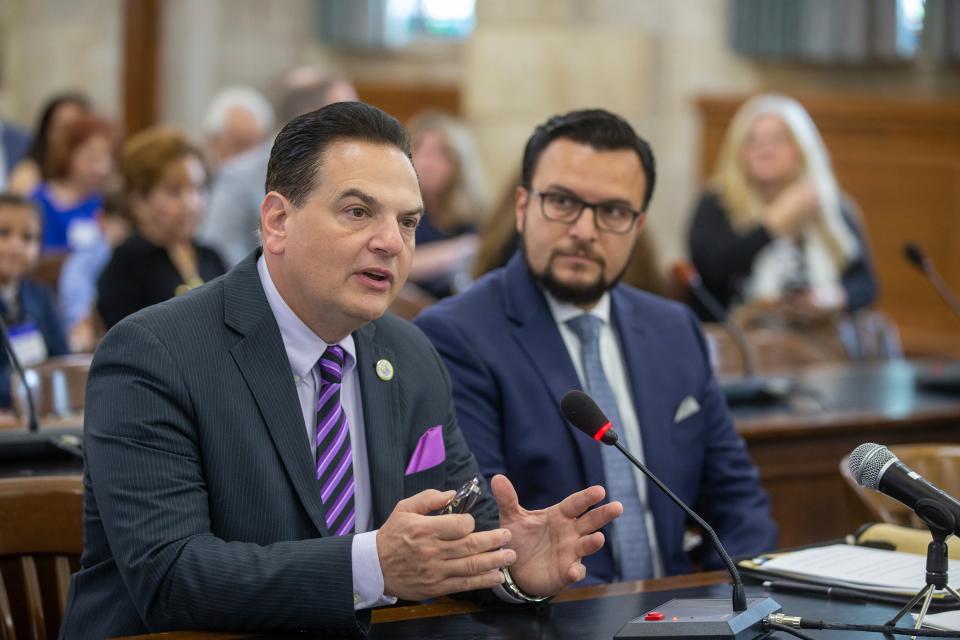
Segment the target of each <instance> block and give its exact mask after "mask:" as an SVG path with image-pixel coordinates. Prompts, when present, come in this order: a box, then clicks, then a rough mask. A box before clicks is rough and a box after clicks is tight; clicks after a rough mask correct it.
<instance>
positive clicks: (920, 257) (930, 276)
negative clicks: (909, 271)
mask: <svg viewBox="0 0 960 640" xmlns="http://www.w3.org/2000/svg"><path fill="white" fill-rule="evenodd" d="M903 255H904V257H906V259H907V260H908V261H909V262H910V264H912V265H913V266H915V267H916V268H917V269H918V270H919V271H920V272H921V273H922V274H923V275H924V276H926V278H927V280H928V281H929V282H930V284H932V285H933V288H934V289H936V290H937V293H938V294H940V298H941V299H942V300H943V301H944V302H945V303H946V304H947V306H948V307H950V310H951V311H953V313H954V315H956V316H958V317H960V302H958V301H957V296H955V295H954V293H953V291H951V289H950V286H949V285H948V284H947V283H946V281H945V280H944V279H943V277H942V276H941V275H940V272H938V271H937V268H936V267H934V266H933V260H931V259H930V258H929V257H928V256H927V255H926V254H925V253H924V252H923V249H921V248H920V247H919V246H918V245H917V244H915V243H913V242H906V243H904V245H903Z"/></svg>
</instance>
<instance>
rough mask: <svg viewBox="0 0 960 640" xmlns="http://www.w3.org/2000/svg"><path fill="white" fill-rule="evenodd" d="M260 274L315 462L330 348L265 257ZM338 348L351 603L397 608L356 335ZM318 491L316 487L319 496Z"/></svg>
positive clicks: (340, 343)
mask: <svg viewBox="0 0 960 640" xmlns="http://www.w3.org/2000/svg"><path fill="white" fill-rule="evenodd" d="M257 272H258V273H259V275H260V283H261V284H262V285H263V291H264V293H265V294H266V297H267V303H268V304H269V305H270V310H271V311H273V315H274V317H275V318H276V319H277V324H278V325H279V327H280V336H281V337H282V338H283V346H284V349H285V350H286V352H287V359H288V360H289V361H290V369H291V371H292V372H293V381H294V384H295V385H296V388H297V396H298V397H299V399H300V409H301V411H302V412H303V424H304V427H305V428H306V432H307V433H306V435H307V442H308V443H309V447H310V451H311V457H314V458H315V457H316V449H317V443H316V422H317V392H318V390H319V388H320V386H319V379H318V376H317V367H316V365H317V362H318V361H319V360H320V356H322V355H323V353H324V351H326V350H327V346H328V345H327V343H326V342H324V341H323V340H321V339H320V337H319V336H318V335H317V334H315V333H314V332H313V330H312V329H310V327H308V326H307V325H306V324H304V322H303V321H302V320H301V319H300V318H299V317H297V315H296V314H295V313H294V312H293V310H291V309H290V307H289V306H287V303H286V302H285V301H284V299H283V297H281V295H280V292H279V291H277V287H276V286H275V285H274V284H273V279H272V278H271V276H270V272H269V270H268V269H267V262H266V260H265V259H264V257H263V256H262V255H261V256H260V258H259V259H258V260H257ZM338 344H339V345H340V346H341V347H343V350H344V352H345V358H344V364H343V380H342V382H341V387H340V404H342V405H343V411H344V413H345V414H346V416H347V422H348V424H349V426H350V446H351V448H352V449H353V479H354V485H355V488H354V511H355V513H356V524H355V526H354V528H355V531H356V532H357V533H356V535H354V537H353V544H352V547H351V551H352V560H353V592H354V593H353V604H354V608H355V609H366V608H369V607H377V606H381V605H384V604H393V603H394V602H396V601H397V599H396V598H392V597H388V596H384V595H383V572H382V570H381V569H380V557H379V555H378V554H377V532H376V530H374V531H369V528H370V527H371V526H372V524H373V513H372V504H373V502H372V498H371V490H370V469H369V464H368V462H367V439H366V435H365V433H364V423H363V403H362V402H361V398H360V379H359V376H358V375H357V349H356V346H355V345H354V342H353V336H347V337H346V338H344V339H343V340H341V341H340V342H339V343H338ZM319 491H320V486H319V484H318V485H317V492H318V493H319Z"/></svg>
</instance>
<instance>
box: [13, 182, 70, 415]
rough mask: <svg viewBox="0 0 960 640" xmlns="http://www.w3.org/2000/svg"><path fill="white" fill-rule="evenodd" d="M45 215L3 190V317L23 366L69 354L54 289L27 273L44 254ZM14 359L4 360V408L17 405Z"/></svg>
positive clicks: (14, 350) (19, 197) (27, 202)
mask: <svg viewBox="0 0 960 640" xmlns="http://www.w3.org/2000/svg"><path fill="white" fill-rule="evenodd" d="M40 229H41V223H40V215H39V213H38V211H37V209H36V206H35V205H34V203H33V202H31V201H29V200H27V199H25V198H23V197H22V196H19V195H14V194H10V193H0V316H2V317H3V321H4V323H6V325H7V332H8V334H9V336H10V345H11V347H12V348H13V352H14V353H15V354H16V355H17V358H18V359H19V360H20V363H21V364H22V365H23V366H24V367H31V366H34V365H37V364H40V363H41V362H43V361H44V360H46V359H47V358H48V357H50V356H59V355H64V354H66V353H67V341H66V339H65V338H64V335H63V328H62V326H61V324H60V318H59V316H58V315H57V307H56V303H55V302H54V298H53V293H51V291H50V290H49V289H48V288H47V287H46V286H44V285H42V284H39V283H36V282H32V281H31V280H30V279H29V278H27V277H26V275H27V274H28V273H29V272H30V270H31V269H32V268H33V267H34V266H36V264H37V260H38V259H39V257H40ZM10 371H11V367H10V362H9V358H8V356H7V355H6V354H4V355H3V356H2V359H0V408H3V409H8V408H10V407H11V406H12V399H11V388H10Z"/></svg>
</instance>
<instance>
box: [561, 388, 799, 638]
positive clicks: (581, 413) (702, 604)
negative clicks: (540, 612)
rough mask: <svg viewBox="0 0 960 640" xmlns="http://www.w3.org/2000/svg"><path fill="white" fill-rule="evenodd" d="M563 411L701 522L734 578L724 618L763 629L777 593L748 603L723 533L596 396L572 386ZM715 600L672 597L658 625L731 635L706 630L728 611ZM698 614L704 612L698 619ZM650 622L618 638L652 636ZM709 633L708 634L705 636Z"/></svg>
mask: <svg viewBox="0 0 960 640" xmlns="http://www.w3.org/2000/svg"><path fill="white" fill-rule="evenodd" d="M560 410H561V411H562V412H563V416H564V417H565V418H566V419H567V420H569V421H570V424H572V425H573V426H574V427H576V428H577V429H579V430H580V431H582V432H583V433H585V434H586V435H588V436H590V437H591V438H593V439H594V440H596V441H597V442H600V443H602V444H605V445H608V446H613V447H616V448H617V449H619V451H620V453H622V454H623V455H625V456H626V457H627V459H628V460H630V462H632V463H633V465H634V466H635V467H636V468H638V469H640V471H642V472H643V475H645V476H646V477H647V478H649V479H650V481H651V482H653V483H654V484H655V485H657V487H659V488H660V490H661V491H663V492H664V493H665V494H666V495H667V497H669V498H670V499H671V500H672V501H673V502H674V503H676V505H677V506H678V507H680V509H682V510H683V512H684V513H686V514H687V515H688V516H690V518H692V519H693V520H694V521H695V522H696V523H697V524H698V525H700V527H701V528H702V529H703V530H704V532H706V534H707V537H709V538H710V541H711V543H712V544H713V547H714V549H716V551H717V553H718V554H719V555H720V558H721V560H723V563H724V565H726V568H727V571H728V572H729V573H730V577H731V579H732V580H733V600H732V606H733V611H734V615H733V616H730V617H729V618H726V619H725V621H724V623H725V624H730V625H731V628H736V629H739V630H745V629H748V628H752V627H753V626H754V625H756V630H757V632H758V633H759V632H761V631H762V627H761V623H762V621H763V619H764V618H765V617H766V616H767V615H769V614H771V613H776V612H777V611H779V610H780V605H779V604H777V602H776V601H775V600H773V599H772V598H752V599H751V600H750V602H749V605H748V603H747V597H746V592H745V591H744V587H743V580H741V579H740V572H739V571H737V567H736V565H735V564H734V563H733V560H731V559H730V555H729V554H728V553H727V551H726V549H724V548H723V544H721V543H720V538H718V537H717V534H716V532H715V531H714V530H713V527H711V526H710V525H709V524H707V522H706V521H705V520H704V519H703V518H701V517H700V516H699V515H697V513H696V512H695V511H694V510H693V509H691V508H690V507H688V506H687V505H686V504H685V503H684V502H683V500H681V499H680V498H679V497H677V495H676V494H675V493H673V491H671V490H670V489H669V488H668V487H667V485H665V484H663V482H661V481H660V479H659V478H658V477H657V476H655V475H654V474H653V472H652V471H650V470H649V469H647V467H646V466H645V465H643V464H642V463H641V462H640V461H639V460H637V459H636V458H635V457H633V455H631V454H630V452H629V451H627V449H626V448H625V447H624V446H623V445H622V444H621V443H620V442H619V438H618V436H617V432H616V431H614V430H613V425H612V424H611V423H610V420H609V419H608V418H607V416H606V415H604V413H603V411H602V410H601V409H600V407H599V406H597V403H596V402H594V400H593V398H591V397H590V396H589V395H587V394H586V393H584V392H583V391H580V390H578V389H574V390H572V391H568V392H567V393H565V394H564V395H563V398H561V399H560ZM716 603H717V601H716V600H708V599H678V600H671V601H670V602H668V603H666V604H664V605H663V606H662V607H658V608H657V609H656V611H658V612H659V613H662V614H663V616H662V618H658V620H657V621H656V624H657V625H667V626H669V627H670V629H669V630H668V629H666V628H664V629H663V631H664V633H665V635H664V636H663V637H671V638H683V637H688V638H711V637H717V638H720V637H732V636H728V635H724V634H718V635H716V636H713V635H709V631H706V630H707V629H713V630H715V629H716V627H715V626H714V625H716V624H717V614H718V613H723V611H718V610H717V604H716ZM724 607H725V604H724ZM726 613H729V610H726ZM698 616H700V618H699V619H698ZM708 618H709V620H708ZM648 622H650V621H649V620H644V617H641V618H637V619H635V620H631V621H630V622H628V623H627V624H626V625H625V626H624V627H623V628H622V629H621V630H620V631H619V632H618V634H617V636H616V637H653V636H650V635H649V634H647V633H646V631H645V630H642V629H640V627H641V626H642V627H646V623H648ZM628 628H632V629H633V631H632V632H631V631H630V630H628ZM705 633H707V634H708V635H704V634H705ZM736 637H738V638H739V637H740V636H739V635H737V636H736Z"/></svg>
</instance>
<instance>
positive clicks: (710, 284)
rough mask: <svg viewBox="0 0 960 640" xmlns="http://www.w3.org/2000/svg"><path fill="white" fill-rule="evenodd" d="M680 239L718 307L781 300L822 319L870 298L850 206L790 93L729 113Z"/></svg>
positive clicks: (863, 248) (870, 280) (865, 253)
mask: <svg viewBox="0 0 960 640" xmlns="http://www.w3.org/2000/svg"><path fill="white" fill-rule="evenodd" d="M689 240H690V256H691V259H692V260H693V263H694V265H695V266H696V267H697V269H698V270H699V271H700V274H701V277H702V279H703V283H704V285H705V286H706V287H707V289H708V290H709V291H710V292H711V293H713V295H714V296H716V298H717V299H718V300H719V301H720V302H721V304H723V306H724V307H726V308H730V307H731V306H734V305H736V304H738V303H753V302H782V303H784V304H785V306H786V308H787V309H788V310H791V311H795V312H796V313H797V314H799V315H800V316H802V317H807V318H809V317H811V316H812V317H824V316H826V315H828V314H830V313H833V312H835V311H840V310H843V309H846V310H849V311H852V310H855V309H859V308H861V307H864V306H866V305H868V304H870V303H871V302H872V301H873V299H874V298H875V296H876V282H875V278H874V275H873V271H872V269H871V266H870V256H869V249H868V247H867V244H866V242H865V240H864V238H863V235H862V231H861V229H860V226H859V214H858V212H857V210H856V207H855V206H854V204H853V203H852V201H850V200H849V198H846V197H844V196H843V195H842V194H841V193H840V189H839V187H838V185H837V180H836V177H835V176H834V174H833V170H832V169H831V166H830V159H829V156H828V155H827V151H826V148H825V147H824V144H823V140H822V139H821V138H820V134H819V133H818V132H817V128H816V126H815V125H814V124H813V121H812V120H811V119H810V115H809V114H808V113H807V112H806V111H805V110H804V108H803V107H802V106H800V104H799V103H798V102H797V101H796V100H793V99H792V98H788V97H785V96H780V95H761V96H757V97H754V98H752V99H751V100H749V101H748V102H747V103H746V104H744V105H743V106H742V107H741V108H740V110H739V111H738V112H737V114H736V115H735V116H734V118H733V121H732V123H731V124H730V127H729V129H728V130H727V134H726V138H725V140H724V143H723V146H722V147H721V150H720V156H719V159H718V165H717V171H716V174H715V175H714V177H713V179H712V180H711V185H710V189H709V190H708V191H707V193H705V194H704V195H703V197H702V198H701V200H700V202H699V204H698V205H697V208H696V211H695V213H694V216H693V223H692V225H691V228H690V238H689Z"/></svg>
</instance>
